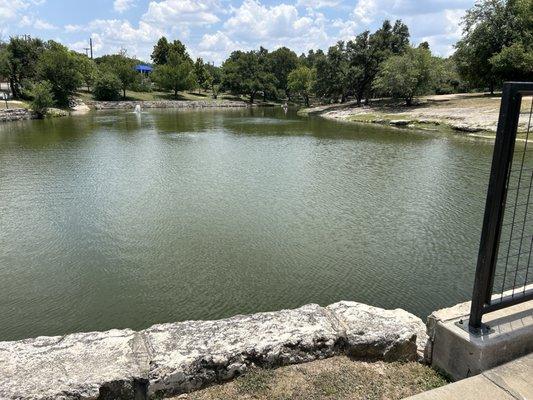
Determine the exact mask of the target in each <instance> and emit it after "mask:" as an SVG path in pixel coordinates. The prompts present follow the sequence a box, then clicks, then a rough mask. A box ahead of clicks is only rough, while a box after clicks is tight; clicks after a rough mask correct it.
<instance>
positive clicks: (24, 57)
mask: <svg viewBox="0 0 533 400" xmlns="http://www.w3.org/2000/svg"><path fill="white" fill-rule="evenodd" d="M43 51H44V43H43V41H42V40H41V39H34V38H28V37H12V38H10V39H9V43H8V44H7V46H5V48H4V50H3V51H2V57H1V63H2V66H1V68H2V71H3V74H4V75H6V78H7V79H8V82H9V86H10V89H11V93H12V94H13V97H15V98H20V97H22V96H23V85H24V83H25V82H29V81H31V80H34V79H35V75H36V66H37V60H38V59H39V57H40V55H41V53H42V52H43Z"/></svg>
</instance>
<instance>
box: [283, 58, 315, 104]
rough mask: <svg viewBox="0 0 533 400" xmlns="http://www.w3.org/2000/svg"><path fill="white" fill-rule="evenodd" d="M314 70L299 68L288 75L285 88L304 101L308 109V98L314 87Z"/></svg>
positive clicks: (304, 67)
mask: <svg viewBox="0 0 533 400" xmlns="http://www.w3.org/2000/svg"><path fill="white" fill-rule="evenodd" d="M315 79H316V70H315V69H311V68H308V67H306V66H301V67H298V68H296V69H295V70H293V71H291V72H290V73H289V76H288V78H287V87H288V89H289V91H291V92H292V93H296V94H297V95H299V96H300V97H302V98H303V99H304V102H305V106H306V107H309V96H310V95H311V91H312V90H313V87H314V85H315Z"/></svg>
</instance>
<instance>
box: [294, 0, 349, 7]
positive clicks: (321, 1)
mask: <svg viewBox="0 0 533 400" xmlns="http://www.w3.org/2000/svg"><path fill="white" fill-rule="evenodd" d="M341 3H342V0H297V1H296V6H297V7H306V8H315V9H319V8H331V7H337V6H338V5H340V4H341Z"/></svg>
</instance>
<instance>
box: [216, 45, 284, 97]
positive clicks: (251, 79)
mask: <svg viewBox="0 0 533 400" xmlns="http://www.w3.org/2000/svg"><path fill="white" fill-rule="evenodd" d="M264 57H265V50H264V49H260V50H259V51H248V52H243V51H234V52H233V53H231V55H230V56H229V58H228V59H227V60H226V61H224V64H222V71H223V75H222V76H223V78H222V85H223V87H224V88H225V89H226V90H229V91H230V92H232V93H234V94H244V95H247V96H249V101H250V103H253V102H254V99H255V96H256V95H257V94H258V93H260V92H263V93H265V92H267V91H272V90H273V89H275V84H276V78H275V77H274V75H273V74H271V73H269V72H268V71H266V70H265V65H264V62H263V61H262V60H263V58H264Z"/></svg>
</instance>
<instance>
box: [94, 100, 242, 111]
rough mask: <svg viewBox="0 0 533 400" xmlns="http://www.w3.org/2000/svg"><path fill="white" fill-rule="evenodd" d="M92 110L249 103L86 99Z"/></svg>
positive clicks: (230, 106) (227, 106)
mask: <svg viewBox="0 0 533 400" xmlns="http://www.w3.org/2000/svg"><path fill="white" fill-rule="evenodd" d="M85 103H86V104H87V106H88V107H89V108H91V109H94V110H118V109H123V110H133V109H134V108H135V106H137V105H140V106H141V108H142V109H144V108H187V109H188V108H245V107H249V104H247V103H244V102H240V101H230V100H154V101H87V102H85Z"/></svg>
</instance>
